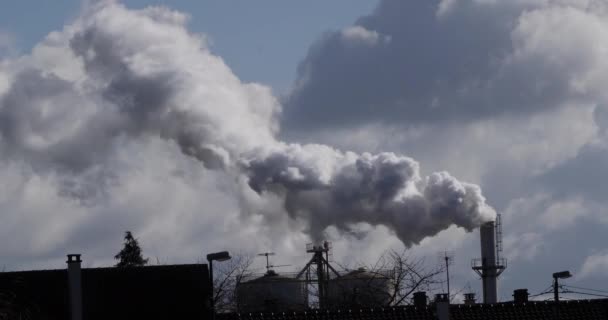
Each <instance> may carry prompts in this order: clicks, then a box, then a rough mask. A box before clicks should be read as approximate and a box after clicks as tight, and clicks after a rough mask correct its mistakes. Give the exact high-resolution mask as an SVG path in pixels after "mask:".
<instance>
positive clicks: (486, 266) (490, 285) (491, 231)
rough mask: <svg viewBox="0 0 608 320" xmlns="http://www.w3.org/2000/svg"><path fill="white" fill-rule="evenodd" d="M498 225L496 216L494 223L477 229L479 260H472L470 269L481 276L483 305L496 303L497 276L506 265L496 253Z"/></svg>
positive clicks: (497, 249)
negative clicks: (479, 247) (479, 242)
mask: <svg viewBox="0 0 608 320" xmlns="http://www.w3.org/2000/svg"><path fill="white" fill-rule="evenodd" d="M500 223H501V222H500V215H497V216H496V222H494V221H490V222H486V223H484V224H482V225H481V227H479V234H480V240H481V259H474V260H473V263H472V267H473V270H475V272H477V274H479V276H481V280H482V283H483V303H496V302H498V293H497V282H498V276H499V275H500V274H501V273H502V272H503V271H504V269H505V268H506V264H505V263H504V262H505V261H506V260H504V259H500V258H499V257H498V253H499V252H500V250H501V236H502V235H501V226H500Z"/></svg>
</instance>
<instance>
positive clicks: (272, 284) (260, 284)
mask: <svg viewBox="0 0 608 320" xmlns="http://www.w3.org/2000/svg"><path fill="white" fill-rule="evenodd" d="M237 304H238V309H239V312H277V311H300V310H304V309H306V308H307V307H308V295H307V292H306V283H305V282H302V281H299V280H297V279H294V278H290V277H284V276H280V275H278V274H277V273H276V272H275V271H273V270H269V271H268V272H266V273H265V274H264V275H263V276H261V277H259V278H256V279H253V280H251V281H247V282H243V283H241V284H239V285H238V287H237Z"/></svg>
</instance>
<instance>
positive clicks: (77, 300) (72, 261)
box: [66, 254, 82, 320]
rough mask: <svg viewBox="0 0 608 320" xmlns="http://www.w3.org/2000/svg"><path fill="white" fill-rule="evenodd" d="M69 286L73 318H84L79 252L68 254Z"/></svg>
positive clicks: (75, 319)
mask: <svg viewBox="0 0 608 320" xmlns="http://www.w3.org/2000/svg"><path fill="white" fill-rule="evenodd" d="M66 262H67V263H68V286H69V292H70V315H71V319H72V320H82V274H81V270H80V263H81V262H82V260H80V255H79V254H68V261H66Z"/></svg>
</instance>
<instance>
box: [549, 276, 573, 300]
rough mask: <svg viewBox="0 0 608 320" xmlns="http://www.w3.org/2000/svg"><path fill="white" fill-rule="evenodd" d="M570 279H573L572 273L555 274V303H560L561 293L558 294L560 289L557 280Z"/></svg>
mask: <svg viewBox="0 0 608 320" xmlns="http://www.w3.org/2000/svg"><path fill="white" fill-rule="evenodd" d="M570 277H572V274H571V273H570V271H562V272H556V273H554V274H553V297H554V299H555V302H559V293H558V292H557V289H559V284H558V281H557V279H568V278H570Z"/></svg>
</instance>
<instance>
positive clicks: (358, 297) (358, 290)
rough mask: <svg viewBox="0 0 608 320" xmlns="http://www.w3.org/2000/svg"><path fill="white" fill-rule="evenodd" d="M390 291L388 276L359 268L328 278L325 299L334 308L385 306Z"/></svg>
mask: <svg viewBox="0 0 608 320" xmlns="http://www.w3.org/2000/svg"><path fill="white" fill-rule="evenodd" d="M391 293H392V284H391V279H390V277H388V276H387V275H385V274H382V273H380V272H373V271H367V270H366V269H365V268H359V269H357V270H354V271H351V272H348V273H347V274H345V275H343V276H340V277H338V278H335V279H332V280H330V281H329V285H328V291H327V300H328V304H329V305H330V306H332V307H334V308H341V307H377V306H387V305H388V304H389V303H390V302H391V296H392V295H391Z"/></svg>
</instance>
